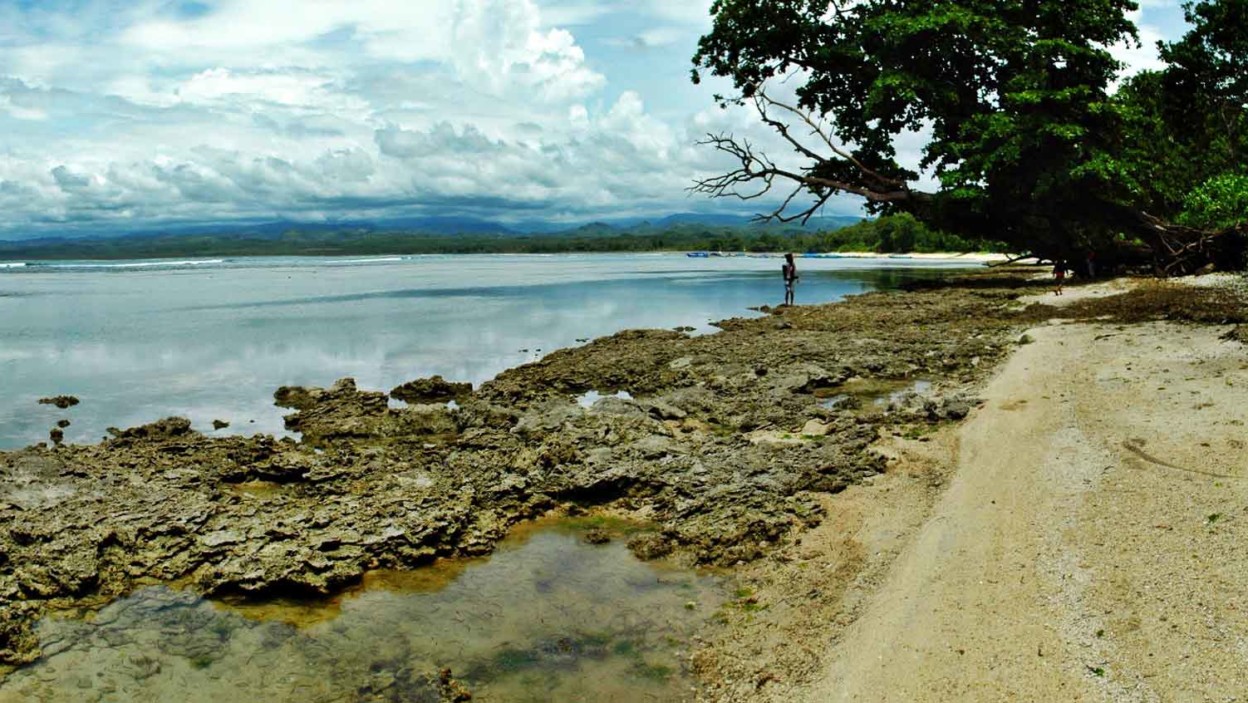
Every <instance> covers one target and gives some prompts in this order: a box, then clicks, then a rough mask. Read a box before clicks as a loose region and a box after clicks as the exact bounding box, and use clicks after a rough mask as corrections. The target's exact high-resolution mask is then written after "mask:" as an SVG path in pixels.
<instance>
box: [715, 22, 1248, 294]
mask: <svg viewBox="0 0 1248 703" xmlns="http://www.w3.org/2000/svg"><path fill="white" fill-rule="evenodd" d="M1135 9H1136V3H1135V2H1134V1H1133V0H1086V1H1084V2H1079V3H1071V2H1065V1H1062V0H924V1H922V2H917V1H905V0H717V1H716V2H715V3H714V5H713V6H712V9H711V12H712V15H713V26H712V29H711V31H710V32H709V33H708V34H707V35H705V36H704V37H702V39H701V41H700V43H699V47H698V52H697V54H696V55H695V56H694V63H695V69H694V79H695V81H697V80H699V79H700V77H701V76H702V75H703V74H705V73H709V74H712V75H717V76H723V77H727V78H729V79H730V80H731V81H732V84H733V86H734V89H735V91H736V92H735V93H734V94H733V95H731V96H728V97H719V100H720V102H721V103H725V104H727V103H730V102H738V103H745V102H748V103H752V104H753V105H754V106H755V107H756V108H757V109H758V111H759V114H760V115H761V117H762V119H763V121H764V123H765V124H767V125H768V126H770V127H771V128H772V129H773V130H775V132H776V133H777V134H778V135H779V136H780V137H781V138H782V139H784V140H785V142H786V143H787V145H788V146H789V147H791V148H792V149H793V151H795V152H796V155H797V157H798V158H799V160H800V163H801V165H800V167H796V168H795V167H792V166H787V167H786V166H785V165H782V162H780V161H778V160H776V159H774V158H773V156H772V155H769V154H767V153H765V152H762V151H760V150H759V149H757V148H756V147H755V146H754V145H752V144H750V143H749V142H746V141H744V140H741V139H738V138H736V137H735V136H734V135H726V134H716V135H710V137H709V139H708V142H709V143H710V144H712V145H713V146H714V147H716V148H718V149H720V150H721V151H723V152H725V153H727V154H730V155H731V156H732V157H734V158H735V159H736V162H737V163H738V167H737V168H736V169H734V170H733V171H730V172H728V173H725V174H723V175H721V176H717V177H713V178H709V179H706V180H703V181H700V182H699V183H698V184H697V185H696V186H695V189H696V190H700V191H702V192H705V193H709V194H711V195H715V196H733V197H741V198H746V199H752V198H758V197H762V196H763V194H764V193H766V192H770V191H771V189H772V188H773V187H785V188H788V190H786V191H783V192H782V193H781V197H782V198H785V200H784V201H783V204H782V205H781V206H780V207H779V208H777V209H775V210H774V211H773V212H771V213H769V215H768V216H769V217H772V218H775V219H781V220H789V219H802V218H805V217H808V216H810V215H811V214H812V213H814V212H816V211H817V209H818V208H819V207H821V206H822V205H823V204H824V203H826V202H827V201H828V199H830V198H831V197H832V196H833V195H836V194H838V193H852V194H857V195H860V196H862V197H863V198H865V200H866V202H867V204H868V207H869V208H870V209H872V210H873V211H876V212H884V213H889V212H910V213H913V214H914V215H915V216H917V217H918V218H919V219H921V220H922V221H924V222H926V223H928V224H931V225H933V226H935V227H938V228H941V229H946V230H950V231H954V232H957V233H960V234H963V235H965V236H967V237H970V238H975V239H983V240H999V241H1004V242H1006V243H1007V244H1008V245H1010V246H1011V247H1012V248H1014V249H1016V250H1018V251H1020V252H1029V253H1034V254H1036V255H1039V256H1041V257H1044V258H1051V259H1057V258H1068V257H1076V256H1080V257H1081V255H1082V254H1083V253H1084V252H1087V251H1097V252H1098V253H1101V254H1102V255H1103V256H1104V255H1107V254H1108V255H1118V256H1122V255H1126V254H1129V253H1132V252H1134V253H1137V254H1138V253H1140V252H1146V253H1148V254H1150V255H1151V256H1152V257H1154V259H1155V260H1156V262H1157V263H1158V265H1159V267H1161V268H1166V269H1169V270H1190V269H1191V268H1194V267H1196V266H1199V265H1203V264H1204V263H1206V262H1207V261H1208V260H1210V259H1225V258H1226V257H1227V256H1228V249H1229V250H1230V254H1231V255H1233V254H1235V250H1236V247H1241V248H1242V239H1243V238H1242V234H1243V231H1244V229H1245V227H1244V223H1243V222H1240V221H1235V220H1234V218H1233V217H1232V218H1231V222H1230V224H1229V225H1227V224H1226V223H1227V220H1226V219H1222V220H1218V221H1217V224H1212V225H1205V224H1201V225H1196V224H1194V223H1196V222H1197V220H1196V219H1192V218H1187V219H1186V220H1185V224H1179V223H1177V222H1175V220H1176V218H1177V217H1178V216H1179V215H1180V214H1181V213H1182V212H1183V211H1184V208H1185V207H1188V206H1189V201H1190V200H1191V194H1192V192H1193V191H1194V190H1195V189H1196V187H1197V186H1199V185H1201V184H1202V183H1206V182H1207V181H1210V179H1214V178H1217V177H1222V176H1225V174H1235V173H1244V172H1245V168H1244V155H1245V154H1248V150H1246V149H1245V148H1244V147H1245V143H1244V138H1245V132H1248V130H1246V129H1245V125H1248V118H1246V117H1245V115H1246V114H1248V99H1246V95H1248V92H1246V91H1248V88H1246V83H1248V68H1246V66H1248V39H1246V37H1245V35H1246V33H1248V0H1206V1H1204V2H1200V3H1196V4H1189V5H1188V6H1186V12H1187V17H1188V21H1189V23H1190V24H1191V31H1190V32H1189V33H1188V35H1187V36H1186V37H1184V38H1183V39H1182V40H1180V41H1178V42H1175V43H1173V44H1169V45H1166V46H1164V47H1162V57H1163V59H1164V60H1165V61H1167V62H1168V64H1169V68H1168V69H1167V70H1166V71H1165V72H1163V73H1149V74H1143V75H1140V76H1137V77H1135V78H1133V79H1131V80H1128V81H1125V82H1124V83H1123V84H1122V85H1121V87H1120V88H1119V87H1118V86H1117V85H1116V81H1117V80H1118V78H1119V76H1120V71H1121V70H1122V66H1121V65H1120V64H1119V62H1117V61H1116V60H1115V59H1114V58H1113V56H1112V54H1111V53H1110V51H1109V47H1110V46H1112V45H1114V44H1117V43H1119V42H1122V41H1135V40H1136V35H1137V32H1136V28H1135V26H1134V25H1133V24H1132V23H1131V22H1130V21H1129V20H1128V19H1127V14H1126V13H1127V12H1128V11H1131V10H1135ZM781 79H783V86H778V85H776V84H777V83H779V82H780V80H781ZM794 86H796V88H795V90H793V93H794V97H793V98H792V99H790V100H782V99H777V98H776V97H774V95H775V94H777V93H778V91H779V90H782V89H786V90H787V89H792V88H793V87H794ZM913 133H918V134H922V135H925V136H926V141H925V142H924V143H923V145H922V149H921V155H920V156H921V158H920V163H919V164H917V166H918V167H919V169H922V170H923V171H925V172H926V173H928V174H930V175H931V176H932V180H934V182H935V187H932V188H929V189H926V190H924V189H922V188H920V187H919V183H920V182H921V181H922V180H923V179H921V178H920V173H918V172H916V171H915V170H914V169H913V168H912V166H911V165H907V164H903V163H901V161H900V160H899V154H898V144H899V142H900V141H901V140H903V139H906V138H913V137H912V136H911V135H912V134H913ZM1225 190H1226V188H1222V189H1219V188H1213V187H1210V188H1209V189H1207V191H1208V193H1209V195H1210V197H1218V196H1219V194H1221V193H1222V192H1224V191H1225ZM1206 226H1209V227H1219V228H1221V229H1219V230H1218V231H1216V232H1214V231H1208V230H1205V229H1201V228H1202V227H1206ZM1236 232H1238V235H1236V234H1235V233H1236ZM1224 235H1225V236H1224ZM1228 243H1229V244H1228Z"/></svg>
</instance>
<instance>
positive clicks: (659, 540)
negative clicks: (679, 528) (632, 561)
mask: <svg viewBox="0 0 1248 703" xmlns="http://www.w3.org/2000/svg"><path fill="white" fill-rule="evenodd" d="M628 549H629V551H631V552H632V553H633V554H634V555H636V557H637V558H638V559H641V560H642V561H654V560H655V559H662V558H663V557H665V556H667V555H669V554H671V553H672V552H674V551H676V548H675V546H674V545H673V544H672V543H671V541H670V540H668V539H666V538H664V537H663V536H662V535H656V534H653V533H646V534H641V535H637V536H636V537H633V538H632V539H630V540H629V541H628Z"/></svg>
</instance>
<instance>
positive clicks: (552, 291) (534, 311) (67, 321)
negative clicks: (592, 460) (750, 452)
mask: <svg viewBox="0 0 1248 703" xmlns="http://www.w3.org/2000/svg"><path fill="white" fill-rule="evenodd" d="M781 263H782V262H781V260H779V259H777V258H770V257H747V256H736V257H719V256H707V257H690V256H686V255H683V254H567V255H445V256H377V257H338V258H317V257H249V258H213V259H188V260H183V261H171V260H149V261H106V262H102V261H42V262H21V261H10V262H3V261H0V449H12V448H18V447H23V446H27V445H30V444H33V443H37V442H41V441H47V440H48V439H49V431H50V430H51V428H53V427H54V426H56V424H57V423H58V421H62V420H68V421H69V422H70V424H69V426H68V427H67V428H65V430H64V436H65V441H67V442H74V443H89V442H94V441H98V440H99V439H101V437H103V436H104V435H105V433H106V430H107V428H109V427H118V428H125V427H131V426H136V425H140V424H144V423H148V422H152V421H155V420H158V419H161V418H164V417H171V416H181V417H186V418H189V419H190V420H191V421H192V423H193V426H194V427H195V428H196V429H198V430H200V431H203V432H214V431H215V432H218V433H220V434H228V433H234V434H246V435H251V434H256V433H269V434H277V435H282V434H284V432H285V431H284V428H283V422H282V414H283V412H285V411H283V410H282V409H280V408H277V407H275V406H274V405H273V391H274V390H276V389H277V388H278V387H279V386H283V385H306V386H327V385H329V384H332V383H333V382H334V381H335V380H337V379H340V378H343V377H347V376H350V377H353V378H355V379H356V382H357V384H358V385H359V386H360V387H361V388H366V389H375V390H382V391H388V390H389V389H391V388H393V387H394V386H397V385H399V384H401V383H403V382H406V381H409V380H412V379H415V378H420V377H424V376H430V375H434V374H438V375H442V376H444V377H446V378H447V379H450V380H456V381H470V382H472V383H474V384H479V383H481V382H483V381H486V380H488V379H490V378H491V377H493V376H494V375H496V374H497V373H499V372H500V371H502V370H504V369H507V368H509V367H513V366H517V365H520V364H524V363H528V362H532V361H536V360H538V359H540V358H541V357H542V356H544V355H546V354H548V353H550V352H551V351H553V350H555V349H559V348H563V347H570V346H574V345H578V344H584V343H586V341H587V340H591V339H593V338H595V337H599V336H602V335H609V334H612V333H614V332H617V331H620V330H624V329H635V328H675V327H690V328H693V332H692V333H693V334H707V333H713V332H715V330H716V328H715V327H714V326H713V325H712V323H713V322H715V321H717V320H723V319H726V318H731V317H742V316H754V315H759V314H761V313H759V312H757V311H756V310H754V309H753V308H757V307H759V306H764V305H777V304H779V303H781V302H783V294H784V290H783V282H782V280H781V276H780V265H781ZM977 265H978V264H977V263H975V262H968V261H966V260H961V259H957V258H951V259H948V260H943V259H906V258H895V257H880V258H819V259H800V260H799V263H798V268H799V271H800V273H801V282H800V284H799V285H798V288H797V302H798V303H799V304H813V303H826V302H832V301H836V300H840V299H842V298H844V297H845V296H847V295H853V294H857V293H863V292H867V291H871V290H878V289H889V288H895V287H897V286H899V285H901V284H903V283H904V282H906V281H910V280H915V279H918V278H926V277H932V276H939V275H944V274H945V273H948V272H950V271H954V270H957V269H965V268H970V267H975V266H977ZM56 395H73V396H75V397H77V398H78V399H79V400H80V401H81V402H80V404H79V405H77V406H75V407H72V408H68V409H59V408H56V407H54V406H51V405H41V404H39V403H38V400H39V399H40V398H43V397H49V396H56ZM214 420H221V421H224V422H228V423H229V427H228V428H224V429H222V430H214V429H213V421H214Z"/></svg>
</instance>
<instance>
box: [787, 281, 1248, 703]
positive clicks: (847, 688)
mask: <svg viewBox="0 0 1248 703" xmlns="http://www.w3.org/2000/svg"><path fill="white" fill-rule="evenodd" d="M1109 292H1111V291H1110V290H1109V289H1107V290H1103V291H1100V290H1097V289H1088V290H1087V291H1086V292H1083V293H1079V294H1077V295H1098V294H1100V295H1103V294H1106V293H1109ZM1064 297H1066V298H1068V299H1073V298H1072V297H1071V296H1064ZM1047 302H1053V297H1050V298H1049V300H1048V301H1047ZM1223 331H1224V330H1222V329H1219V328H1216V327H1188V326H1179V325H1173V324H1169V323H1153V324H1143V325H1131V326H1123V327H1119V326H1116V325H1103V324H1062V325H1057V324H1053V325H1046V326H1042V327H1039V328H1037V329H1035V330H1032V331H1031V332H1030V333H1029V335H1030V336H1031V337H1032V338H1033V339H1034V342H1033V343H1031V344H1027V345H1025V346H1022V347H1021V348H1020V349H1019V350H1018V352H1017V353H1016V354H1015V355H1014V356H1013V357H1012V358H1011V359H1010V361H1009V362H1008V363H1007V364H1006V366H1005V367H1004V369H1003V370H1002V372H1001V373H1000V375H999V376H998V377H997V378H996V379H995V380H994V381H993V382H992V383H991V384H990V385H989V387H988V388H987V389H986V390H985V392H984V394H983V397H984V399H985V401H986V402H985V404H984V406H983V407H982V408H980V409H979V410H977V411H976V412H975V413H974V414H973V415H972V416H971V418H970V420H969V421H968V422H967V423H966V424H965V425H964V426H963V427H962V428H961V429H960V430H959V432H957V433H956V436H955V441H956V447H955V451H954V452H953V455H954V456H955V457H956V460H955V462H956V470H955V473H954V475H953V480H952V481H951V483H950V485H949V488H948V490H947V491H946V492H945V493H944V495H943V496H942V497H941V498H940V499H939V500H938V501H937V503H936V504H935V506H934V508H933V511H932V513H931V515H930V517H929V518H928V519H927V521H926V522H925V523H923V525H922V527H920V528H919V529H918V530H917V532H915V534H914V535H913V537H912V538H911V539H910V541H909V542H908V544H906V546H905V547H904V548H903V549H902V550H901V552H900V554H899V555H898V556H897V558H896V560H895V561H894V562H893V564H892V566H891V568H890V569H889V571H888V574H887V576H886V577H885V578H884V580H883V583H882V584H881V585H880V586H879V588H878V589H876V590H875V591H874V593H872V594H871V595H870V596H869V597H868V601H867V604H866V606H865V608H863V610H862V614H861V616H860V617H858V618H857V619H856V620H855V621H854V622H853V624H851V625H850V626H849V627H848V628H847V629H846V631H845V632H844V633H843V636H841V637H838V638H837V640H836V642H835V643H834V645H833V648H832V650H831V653H830V656H829V661H828V662H827V663H826V664H825V666H824V670H823V673H822V675H821V676H820V677H819V680H818V681H817V683H816V684H815V685H814V686H813V687H811V688H809V689H806V690H805V691H803V692H800V693H801V694H803V695H801V696H800V697H803V698H806V699H808V700H816V701H1005V700H1017V701H1231V700H1245V696H1248V447H1246V444H1245V443H1246V442H1248V428H1246V426H1245V423H1248V351H1246V350H1245V348H1244V347H1243V346H1241V345H1238V344H1235V343H1231V342H1227V341H1223V340H1221V339H1220V334H1221V333H1222V332H1223ZM795 693H796V692H795Z"/></svg>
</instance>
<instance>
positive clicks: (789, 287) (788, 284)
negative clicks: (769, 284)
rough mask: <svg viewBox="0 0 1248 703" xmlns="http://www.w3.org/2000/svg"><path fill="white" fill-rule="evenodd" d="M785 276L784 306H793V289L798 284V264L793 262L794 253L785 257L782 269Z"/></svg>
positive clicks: (781, 271)
mask: <svg viewBox="0 0 1248 703" xmlns="http://www.w3.org/2000/svg"><path fill="white" fill-rule="evenodd" d="M780 273H782V274H784V304H785V305H792V304H793V287H794V286H795V285H796V284H797V264H796V263H794V262H793V253H792V252H789V253H788V254H785V255H784V265H783V266H781V267H780Z"/></svg>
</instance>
